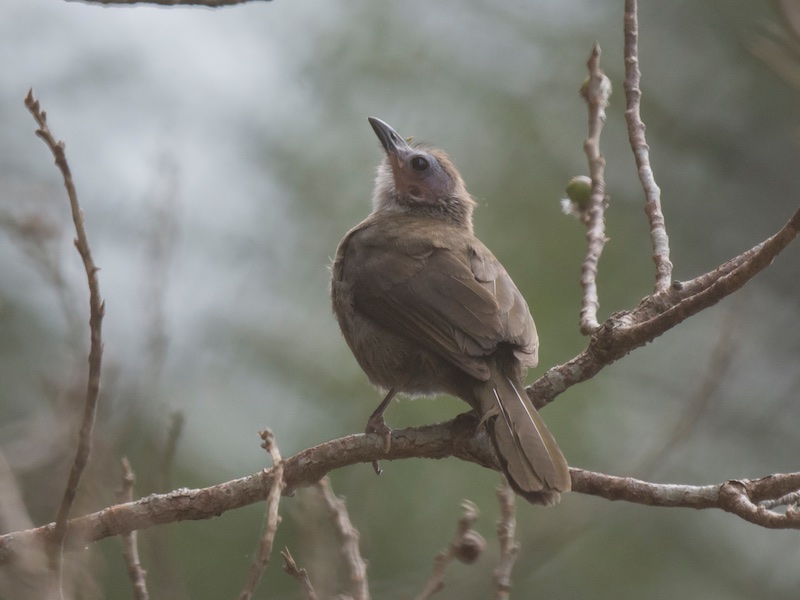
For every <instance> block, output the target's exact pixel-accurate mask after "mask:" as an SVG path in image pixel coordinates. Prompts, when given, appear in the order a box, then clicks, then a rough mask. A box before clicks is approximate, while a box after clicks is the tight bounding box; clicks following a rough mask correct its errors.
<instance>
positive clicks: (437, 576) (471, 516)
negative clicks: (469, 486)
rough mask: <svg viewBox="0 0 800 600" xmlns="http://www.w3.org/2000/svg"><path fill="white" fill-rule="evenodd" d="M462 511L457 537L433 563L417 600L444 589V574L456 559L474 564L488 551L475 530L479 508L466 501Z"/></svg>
mask: <svg viewBox="0 0 800 600" xmlns="http://www.w3.org/2000/svg"><path fill="white" fill-rule="evenodd" d="M461 511H462V512H461V517H460V518H459V519H458V526H457V528H456V533H455V536H453V539H452V541H451V542H450V545H449V546H448V547H447V548H445V549H444V550H442V551H441V552H439V554H437V555H436V559H435V560H434V561H433V573H431V576H430V577H429V578H428V581H426V582H425V587H424V588H423V589H422V591H421V592H420V593H419V595H418V596H417V597H416V599H415V600H428V598H430V597H431V596H433V595H434V594H436V593H438V592H440V591H441V590H442V589H443V588H444V572H445V570H446V569H447V566H448V565H449V564H450V563H451V562H452V560H453V559H454V558H455V559H456V560H459V561H461V562H463V563H465V564H472V563H474V562H475V561H476V560H478V558H479V557H480V555H481V554H482V553H483V551H484V550H485V549H486V540H485V539H483V536H482V535H481V534H480V533H478V532H477V531H475V530H474V529H473V526H474V525H475V522H476V521H477V520H478V516H479V515H480V513H479V512H478V507H477V506H475V504H473V503H472V502H470V501H469V500H464V501H463V502H462V503H461Z"/></svg>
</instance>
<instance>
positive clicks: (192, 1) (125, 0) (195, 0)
mask: <svg viewBox="0 0 800 600" xmlns="http://www.w3.org/2000/svg"><path fill="white" fill-rule="evenodd" d="M270 1H271V0H67V2H82V3H84V4H105V5H111V4H122V5H127V4H155V5H157V6H204V7H206V8H222V7H223V6H235V5H237V4H245V3H248V2H270Z"/></svg>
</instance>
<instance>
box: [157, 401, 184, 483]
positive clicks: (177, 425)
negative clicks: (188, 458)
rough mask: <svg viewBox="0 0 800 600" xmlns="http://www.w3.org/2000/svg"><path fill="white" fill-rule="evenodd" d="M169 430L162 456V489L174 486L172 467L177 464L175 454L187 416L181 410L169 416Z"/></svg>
mask: <svg viewBox="0 0 800 600" xmlns="http://www.w3.org/2000/svg"><path fill="white" fill-rule="evenodd" d="M169 418H170V423H169V430H168V431H167V439H166V441H165V442H164V452H163V454H162V456H161V461H160V469H159V487H158V489H159V490H161V491H167V490H168V489H170V488H171V487H172V467H173V465H174V464H175V454H176V452H177V449H178V440H179V439H180V437H181V433H182V432H183V425H184V423H185V422H186V417H185V416H184V414H183V412H182V411H180V410H176V411H174V412H173V413H172V414H170V416H169Z"/></svg>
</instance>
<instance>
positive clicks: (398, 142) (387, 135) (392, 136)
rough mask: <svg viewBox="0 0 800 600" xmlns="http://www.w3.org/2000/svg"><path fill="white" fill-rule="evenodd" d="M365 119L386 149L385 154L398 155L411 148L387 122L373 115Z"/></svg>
mask: <svg viewBox="0 0 800 600" xmlns="http://www.w3.org/2000/svg"><path fill="white" fill-rule="evenodd" d="M367 121H369V124H370V125H372V129H373V130H375V135H377V136H378V139H379V140H380V141H381V145H382V146H383V149H384V150H386V154H388V155H389V156H399V155H401V154H403V153H404V152H408V151H409V150H411V146H409V145H408V142H406V141H405V140H404V139H403V138H402V137H401V136H400V134H399V133H397V132H396V131H395V130H394V129H392V128H391V126H389V124H388V123H384V122H383V121H381V120H380V119H377V118H375V117H367Z"/></svg>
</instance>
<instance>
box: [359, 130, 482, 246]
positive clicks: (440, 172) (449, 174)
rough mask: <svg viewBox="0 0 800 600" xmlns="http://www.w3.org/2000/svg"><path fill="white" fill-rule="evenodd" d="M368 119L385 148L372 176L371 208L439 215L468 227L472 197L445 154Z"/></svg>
mask: <svg viewBox="0 0 800 600" xmlns="http://www.w3.org/2000/svg"><path fill="white" fill-rule="evenodd" d="M369 123H370V125H372V129H374V130H375V134H376V135H377V136H378V139H379V140H380V142H381V145H382V146H383V149H384V150H385V151H386V159H385V160H384V161H383V162H382V163H381V165H380V166H379V167H378V176H377V178H376V180H375V193H374V195H373V197H372V204H373V210H374V212H380V211H391V212H403V213H409V214H418V215H420V216H431V217H436V218H442V219H444V220H446V221H448V222H451V223H452V224H455V225H463V226H465V227H467V228H469V229H470V230H471V229H472V209H473V208H474V207H475V201H474V200H473V199H472V197H471V196H470V195H469V193H468V192H467V189H466V187H465V185H464V181H463V180H462V179H461V175H459V174H458V171H457V170H456V168H455V166H454V165H453V163H452V162H451V161H450V159H449V158H448V157H447V155H446V154H445V153H444V152H442V151H441V150H435V149H432V148H425V147H422V146H416V145H411V144H409V143H408V142H407V141H406V140H405V139H404V138H402V137H401V136H400V134H398V133H397V132H396V131H395V130H394V129H392V128H391V127H390V126H389V125H388V124H386V123H384V122H383V121H381V120H380V119H376V118H375V117H369Z"/></svg>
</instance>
